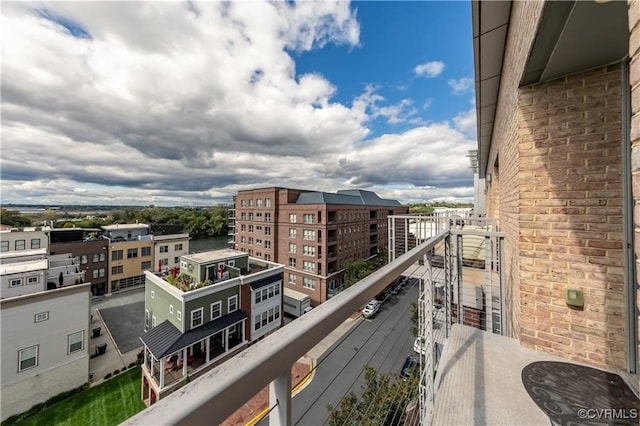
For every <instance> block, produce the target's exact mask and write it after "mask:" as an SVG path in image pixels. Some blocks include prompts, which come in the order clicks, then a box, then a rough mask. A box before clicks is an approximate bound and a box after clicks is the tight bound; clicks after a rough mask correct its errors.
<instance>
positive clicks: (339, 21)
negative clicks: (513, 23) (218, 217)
mask: <svg viewBox="0 0 640 426" xmlns="http://www.w3.org/2000/svg"><path fill="white" fill-rule="evenodd" d="M1 26H2V30H1V31H2V61H1V64H2V70H1V71H2V72H1V75H2V82H1V84H2V86H1V89H2V97H1V100H2V134H1V136H2V139H1V145H0V149H1V151H0V153H1V155H0V178H1V185H2V187H1V197H2V198H1V202H2V203H43V204H137V205H140V204H155V205H166V206H173V205H213V204H217V203H221V202H230V200H231V197H232V196H233V195H234V194H236V193H237V191H239V190H242V189H250V188H256V187H266V186H283V187H291V188H300V189H313V190H321V191H329V192H333V191H336V190H337V189H348V188H363V189H369V190H373V191H376V192H377V193H379V194H380V195H381V196H383V197H387V198H395V199H398V200H400V201H401V202H403V203H407V202H423V201H425V202H428V201H434V200H443V199H447V200H457V201H472V197H473V177H472V174H471V170H470V168H469V166H470V163H469V159H468V158H467V157H466V154H467V151H468V150H470V149H474V148H475V143H476V142H475V141H476V136H475V113H474V103H473V98H474V94H473V84H472V82H473V57H472V37H471V11H470V4H469V2H432V1H424V2H352V3H348V2H345V1H339V2H336V3H331V2H329V1H321V2H312V1H303V2H298V3H293V2H260V1H242V2H240V1H230V2H217V1H216V2H213V1H208V2H203V3H199V2H191V1H188V2H159V1H154V2H150V3H142V2H131V3H129V2H117V1H113V2H95V3H91V2H44V3H22V2H18V3H8V2H3V4H2V21H1Z"/></svg>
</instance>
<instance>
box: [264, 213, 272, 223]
mask: <svg viewBox="0 0 640 426" xmlns="http://www.w3.org/2000/svg"><path fill="white" fill-rule="evenodd" d="M264 221H265V222H271V213H265V214H264Z"/></svg>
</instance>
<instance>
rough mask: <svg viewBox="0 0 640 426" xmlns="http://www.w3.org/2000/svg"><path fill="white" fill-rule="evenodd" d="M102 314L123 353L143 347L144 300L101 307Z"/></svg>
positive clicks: (119, 349)
mask: <svg viewBox="0 0 640 426" xmlns="http://www.w3.org/2000/svg"><path fill="white" fill-rule="evenodd" d="M99 311H100V315H101V316H102V319H103V320H104V323H105V325H106V326H107V328H108V329H109V333H111V336H112V337H113V340H114V341H115V343H116V346H117V347H118V351H119V352H120V353H121V354H124V353H126V352H129V351H132V350H134V349H138V348H141V347H142V342H141V341H140V336H142V334H143V333H144V301H143V302H134V303H129V304H123V305H120V306H113V307H111V308H101V309H99Z"/></svg>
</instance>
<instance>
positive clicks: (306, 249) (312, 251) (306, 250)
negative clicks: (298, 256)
mask: <svg viewBox="0 0 640 426" xmlns="http://www.w3.org/2000/svg"><path fill="white" fill-rule="evenodd" d="M302 253H303V254H304V255H305V256H315V255H316V248H315V247H314V246H302Z"/></svg>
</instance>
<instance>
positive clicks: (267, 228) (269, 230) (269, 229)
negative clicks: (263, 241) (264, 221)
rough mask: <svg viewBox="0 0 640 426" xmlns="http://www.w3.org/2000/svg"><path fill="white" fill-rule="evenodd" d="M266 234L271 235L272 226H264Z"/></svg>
mask: <svg viewBox="0 0 640 426" xmlns="http://www.w3.org/2000/svg"><path fill="white" fill-rule="evenodd" d="M264 235H271V227H270V226H265V227H264Z"/></svg>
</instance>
